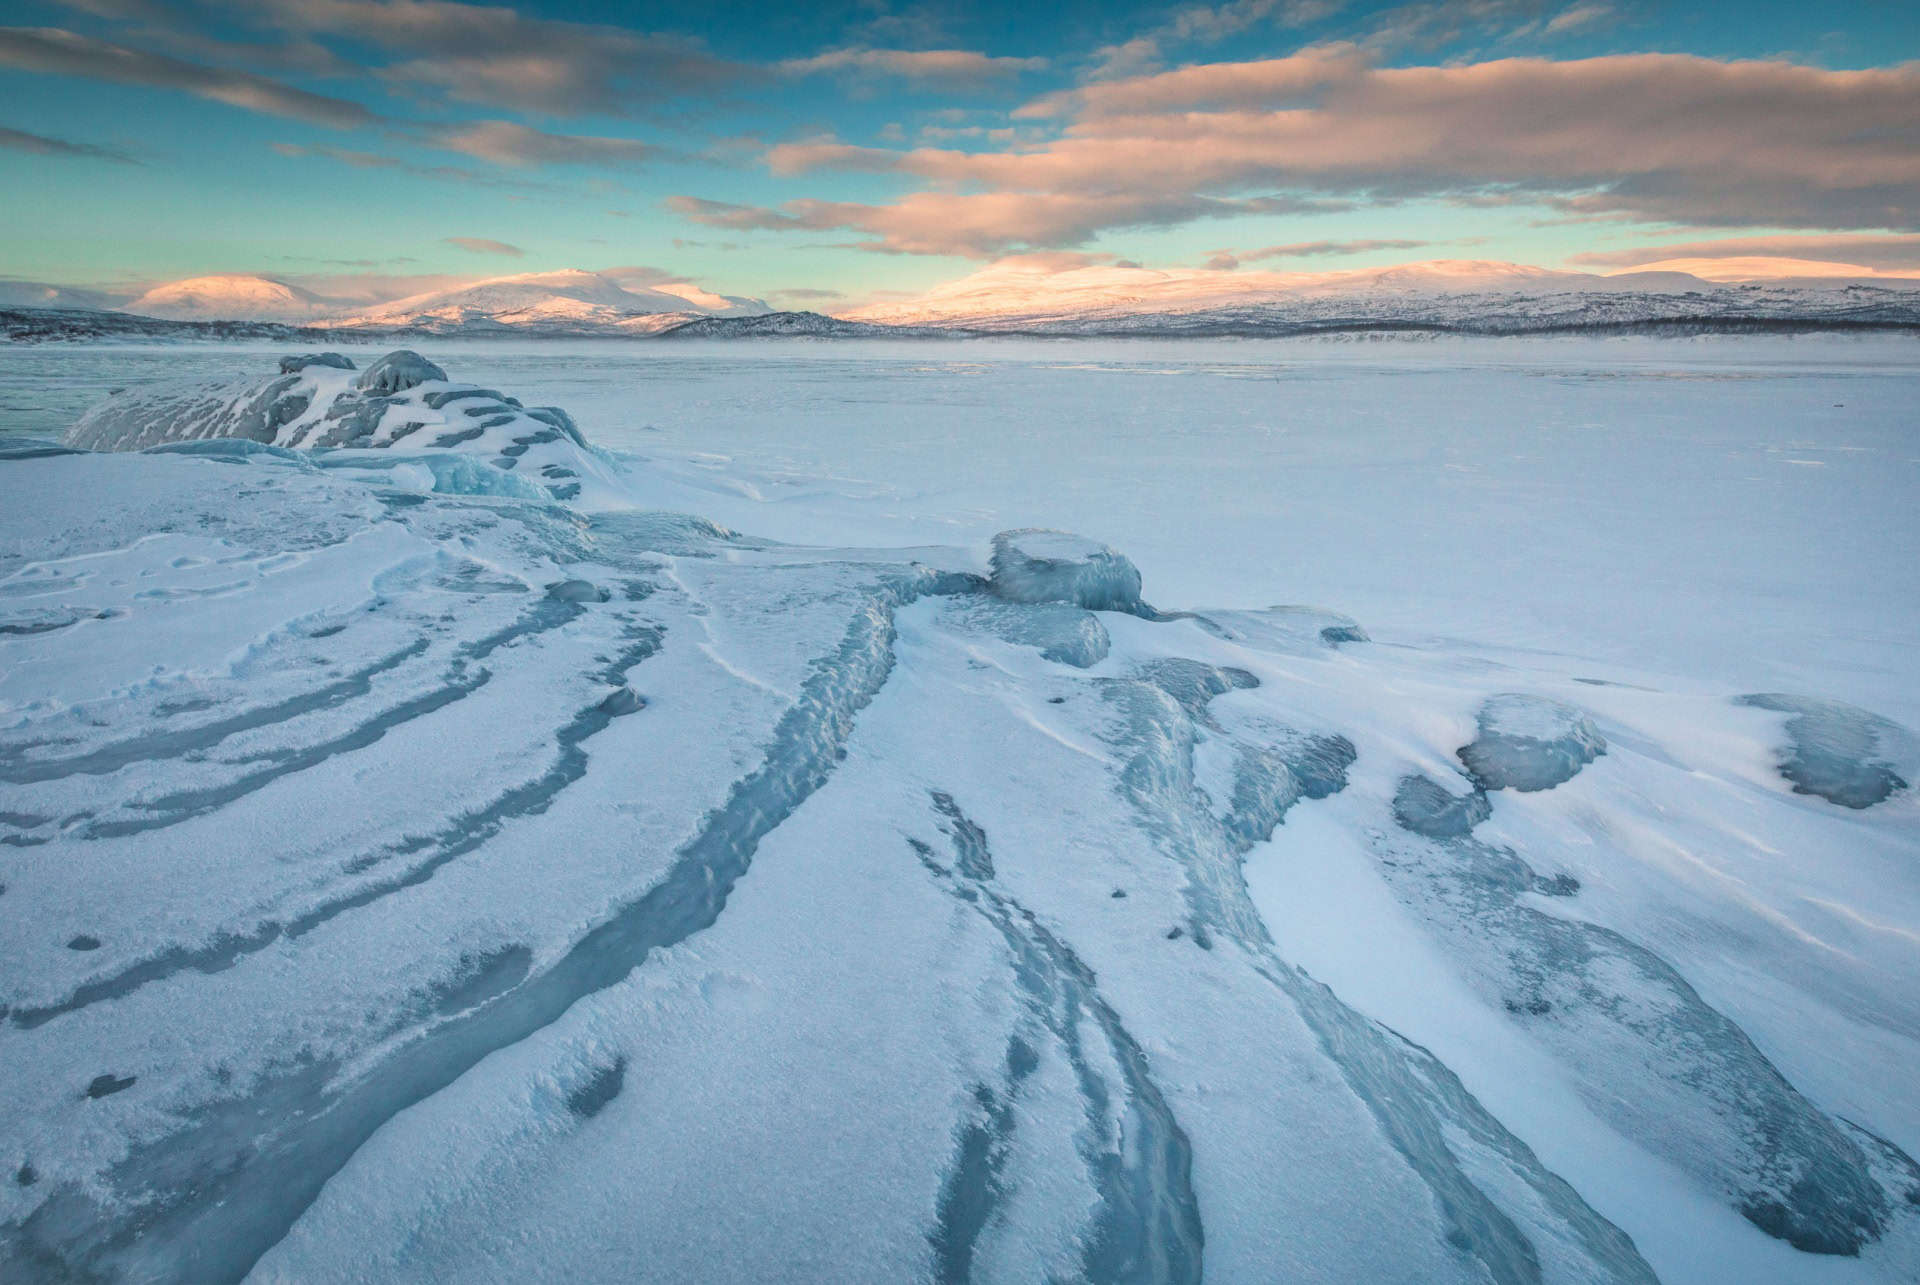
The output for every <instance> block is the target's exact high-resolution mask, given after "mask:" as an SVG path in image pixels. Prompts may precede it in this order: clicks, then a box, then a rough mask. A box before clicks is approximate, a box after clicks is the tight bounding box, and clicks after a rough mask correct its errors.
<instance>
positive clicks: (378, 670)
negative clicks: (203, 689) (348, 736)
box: [0, 638, 427, 785]
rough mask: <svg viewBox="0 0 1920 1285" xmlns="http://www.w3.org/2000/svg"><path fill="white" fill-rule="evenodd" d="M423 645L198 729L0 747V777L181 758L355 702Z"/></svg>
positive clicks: (22, 778) (91, 772)
mask: <svg viewBox="0 0 1920 1285" xmlns="http://www.w3.org/2000/svg"><path fill="white" fill-rule="evenodd" d="M426 649H427V640H426V639H424V638H423V639H421V640H420V641H419V642H416V643H411V644H409V645H407V646H405V647H402V648H401V649H400V650H399V651H396V652H392V653H389V654H388V655H386V656H383V657H381V658H380V659H379V660H376V661H375V662H373V663H372V664H371V665H368V666H366V667H364V668H362V669H357V670H355V671H354V672H353V673H351V674H348V675H347V676H346V677H345V678H342V679H339V680H338V681H336V682H332V683H328V684H327V685H326V686H324V687H317V688H315V689H314V690H312V691H310V692H302V693H301V694H300V695H298V696H294V697H290V698H289V699H287V700H284V701H280V702H279V703H277V704H274V705H265V706H261V707H260V708H257V709H249V710H243V711H242V712H240V713H238V714H235V715H233V716H232V717H230V718H223V719H218V720H216V721H214V722H211V723H202V724H200V725H198V726H197V727H184V728H180V729H178V730H172V729H170V730H168V731H164V732H157V733H155V734H154V735H152V736H141V737H135V738H134V739H132V740H128V741H121V742H119V743H118V744H115V745H106V746H102V747H101V748H99V749H97V750H89V751H88V752H87V753H85V754H76V755H73V756H71V757H69V758H64V759H30V758H26V757H24V756H22V755H21V754H20V752H19V751H18V750H17V749H4V748H0V781H5V782H7V783H8V784H9V785H34V784H37V783H39V782H41V781H57V780H59V779H60V778H62V777H66V776H105V775H107V774H108V773H110V772H118V771H119V770H120V769H121V768H123V767H127V766H129V765H130V764H134V763H146V762H150V761H152V760H154V759H170V758H181V757H183V756H185V755H187V754H192V753H195V752H197V751H200V750H206V749H211V748H212V747H213V746H215V745H218V744H219V743H220V742H221V741H224V740H226V739H227V738H228V737H229V736H237V735H239V734H240V733H241V732H250V731H253V730H254V729H255V728H259V727H270V726H272V725H273V724H275V723H284V722H287V721H289V720H290V719H294V718H298V717H300V716H301V715H303V714H311V713H314V712H315V711H318V710H323V709H331V708H333V707H334V706H335V705H339V704H342V703H343V702H346V701H350V700H356V699H358V698H359V697H362V696H365V695H366V694H367V693H368V692H370V691H372V690H373V680H374V679H375V678H377V677H379V676H380V675H381V674H384V673H386V672H387V671H388V670H391V669H397V668H399V667H400V666H401V665H404V664H406V663H407V662H408V661H410V660H412V659H413V658H414V657H416V656H418V655H420V654H421V653H422V652H424V651H426Z"/></svg>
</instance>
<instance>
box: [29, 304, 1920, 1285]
mask: <svg viewBox="0 0 1920 1285" xmlns="http://www.w3.org/2000/svg"><path fill="white" fill-rule="evenodd" d="M423 347H424V351H425V352H426V354H427V355H428V356H429V357H430V358H432V359H433V360H435V361H437V362H439V363H440V364H441V365H443V366H445V367H446V368H447V371H448V373H449V374H450V375H451V377H452V378H453V379H455V380H467V381H472V382H475V383H478V384H482V385H485V386H486V387H487V388H488V389H493V390H500V391H501V392H502V393H506V394H511V395H512V396H513V397H514V398H516V399H518V401H520V402H524V403H525V404H526V405H527V406H536V405H541V404H552V405H557V406H560V407H564V408H565V409H566V410H567V411H568V412H570V414H571V416H572V419H573V421H574V422H575V423H577V424H578V426H579V429H580V432H581V434H582V435H583V436H584V438H585V440H586V441H587V442H588V443H591V444H593V445H594V446H596V447H599V448H604V449H605V450H606V451H608V452H610V456H609V458H607V459H606V460H605V468H606V470H607V472H606V474H605V477H607V478H612V479H614V480H615V481H616V482H617V487H612V488H611V489H610V487H608V486H602V487H598V488H597V489H595V490H594V491H591V492H590V493H589V499H588V500H587V501H583V502H581V503H577V504H564V503H543V502H539V501H537V500H529V499H525V498H520V499H514V498H501V497H500V496H499V495H498V494H497V493H496V494H488V495H473V494H460V493H449V491H448V489H447V487H446V486H445V485H444V484H440V485H439V489H434V488H435V487H436V485H437V482H436V479H441V478H443V477H446V476H452V474H450V473H447V472H446V471H445V470H443V469H438V468H436V469H433V470H427V469H425V468H419V469H413V470H408V469H405V468H400V467H395V468H389V469H385V470H380V469H372V468H353V467H349V468H333V467H328V468H315V467H313V465H312V464H311V463H309V462H307V461H306V460H305V459H303V458H298V457H297V453H290V452H282V453H280V454H272V453H266V452H256V453H253V454H248V455H240V454H237V453H229V454H225V455H223V454H221V453H220V451H219V450H218V449H215V450H214V451H212V452H211V453H209V452H206V451H201V452H200V453H198V454H195V453H191V452H190V453H188V454H186V455H181V454H178V453H173V454H158V455H59V456H52V455H48V456H34V455H33V452H31V451H21V452H18V453H19V455H20V456H21V458H14V459H0V842H4V844H5V846H3V847H0V884H4V885H5V891H4V893H0V959H4V960H5V961H6V963H7V967H6V969H5V977H4V982H0V985H4V987H5V991H4V993H0V1004H4V1005H6V1009H5V1011H4V1016H5V1018H6V1025H5V1027H4V1029H0V1084H4V1085H5V1087H6V1097H7V1105H6V1106H5V1107H3V1108H0V1167H4V1169H5V1171H6V1172H8V1173H11V1174H12V1175H13V1176H12V1178H11V1179H10V1180H9V1181H8V1182H6V1183H5V1184H4V1185H3V1186H0V1267H4V1268H6V1269H7V1271H5V1272H0V1275H6V1276H7V1278H8V1279H12V1278H13V1276H14V1275H16V1274H17V1275H19V1277H20V1278H21V1279H42V1278H44V1279H54V1280H57V1279H65V1278H68V1277H72V1278H84V1277H86V1276H89V1275H92V1276H98V1277H102V1278H107V1279H160V1280H221V1279H240V1278H242V1277H245V1276H248V1275H249V1274H251V1276H252V1277H253V1278H254V1279H260V1280H277V1281H314V1280H433V1279H459V1280H503V1281H504V1280H527V1279H562V1278H565V1279H657V1280H688V1279H712V1280H747V1279H752V1280H825V1279H832V1280H861V1281H866V1280H872V1281H892V1280H908V1279H933V1280H942V1281H950V1280H963V1279H977V1280H994V1281H1001V1280H1005V1281H1024V1280H1035V1279H1046V1278H1055V1279H1062V1280H1074V1279H1084V1280H1092V1281H1119V1280H1195V1279H1201V1278H1202V1277H1204V1278H1205V1279H1208V1280H1216V1281H1242V1280H1271V1279H1301V1280H1329V1281H1359V1280H1364V1281H1381V1280H1493V1281H1502V1282H1505V1281H1516V1282H1518V1281H1531V1280H1556V1281H1558V1280H1567V1281H1573V1280H1581V1281H1586V1280H1646V1279H1650V1278H1656V1277H1657V1278H1658V1279H1663V1280H1671V1281H1695V1282H1715V1281H1757V1280H1767V1281H1775V1280H1778V1281H1898V1280H1908V1279H1912V1278H1913V1277H1914V1274H1915V1273H1916V1271H1920V1170H1916V1169H1915V1168H1914V1167H1913V1165H1912V1162H1911V1160H1910V1159H1908V1157H1910V1156H1912V1155H1915V1154H1920V1072H1916V1071H1915V1069H1914V1068H1915V1067H1916V1066H1920V805H1917V804H1916V801H1915V797H1914V790H1913V788H1912V787H1911V785H1910V784H1909V783H1910V782H1913V781H1914V780H1915V773H1916V771H1920V749H1917V748H1916V742H1915V740H1914V738H1913V735H1912V733H1911V731H1910V730H1909V729H1912V728H1914V727H1916V726H1920V648H1916V646H1915V643H1916V640H1920V557H1916V556H1915V555H1916V551H1920V416H1916V413H1915V411H1914V405H1915V404H1916V400H1920V399H1917V398H1916V393H1917V392H1920V378H1916V376H1920V345H1915V344H1913V343H1912V342H1911V341H1906V340H1838V339H1821V340H1808V339H1801V340H1738V341H1734V340H1725V339H1700V340H1611V341H1590V340H1588V341H1574V340H1539V341H1498V342H1494V341H1473V342H1454V341H1449V342H1433V343H1411V342H1406V341H1394V342H1346V343H1328V342H1271V341H1267V342H1246V343H1219V342H1214V343H1185V344H1180V343H1169V344H1150V343H1114V344H1105V343H1091V342H1061V343H1039V342H1033V341H974V342H967V343H944V342H942V343H912V344H885V345H869V344H860V343H829V344H814V343H804V342H801V343H793V344H790V345H779V344H767V345H754V346H748V345H729V346H706V345H696V344H672V343H659V344H648V345H636V344H624V343H608V344H568V345H564V346H563V345H555V344H518V345H501V344H479V343H460V344H438V345H432V346H423ZM343 351H345V352H347V353H348V354H349V355H350V356H352V357H353V358H354V359H355V361H356V362H358V363H359V364H360V365H362V366H365V365H367V364H369V363H370V362H371V360H372V359H373V358H374V357H376V356H378V354H379V351H380V350H377V349H376V350H371V351H365V350H359V349H351V348H349V349H343ZM277 355H279V350H278V349H272V350H243V349H235V348H226V349H210V348H190V347H176V348H165V349H161V348H151V349H123V348H107V347H73V348H56V347H51V346H49V347H44V348H17V349H0V454H4V453H5V452H6V446H7V438H6V437H5V436H3V434H9V433H10V434H11V435H12V437H13V438H14V439H16V440H18V439H21V438H25V437H38V438H46V437H55V436H58V435H59V434H60V433H62V432H63V431H64V430H65V429H66V428H67V427H68V426H69V425H70V424H71V423H72V422H73V421H74V420H75V419H76V418H77V417H78V415H79V413H80V411H81V410H82V409H84V408H85V407H86V406H87V405H89V404H91V403H92V402H94V401H95V400H97V399H98V398H99V397H100V396H101V395H103V394H105V393H106V392H107V391H108V390H109V389H110V388H113V387H120V386H129V387H137V386H139V385H141V384H142V383H144V382H145V381H146V380H148V379H150V378H154V377H158V376H161V375H165V376H166V377H169V378H172V377H178V376H182V375H187V376H193V377H208V378H210V377H215V376H231V375H236V374H237V375H248V374H252V375H256V376H257V375H262V374H266V373H268V372H271V371H272V370H273V368H274V367H273V361H274V358H275V357H276V356H277ZM453 404H454V405H458V403H453ZM503 423H504V421H503ZM501 431H503V432H513V431H518V430H517V429H514V428H512V427H511V425H508V426H507V427H504V428H503V429H502V430H501ZM283 456H289V458H283ZM598 476H600V475H599V474H597V473H596V477H598ZM610 495H611V496H612V497H613V498H611V499H610V498H609V496H610ZM668 514H679V515H696V516H695V517H686V516H680V517H671V516H665V515H668ZM716 524H717V525H716ZM1028 527H1044V528H1059V529H1064V530H1068V531H1073V532H1077V533H1079V534H1080V535H1082V536H1085V537H1090V538H1091V539H1092V540H1093V541H1097V542H1105V543H1106V544H1107V545H1111V546H1112V547H1113V548H1114V549H1117V550H1118V551H1119V553H1120V554H1122V555H1125V557H1127V558H1129V559H1131V561H1132V563H1133V564H1135V565H1137V567H1138V569H1139V572H1140V579H1141V583H1142V584H1143V589H1142V590H1141V595H1142V597H1143V598H1144V600H1145V603H1150V604H1151V607H1148V606H1146V605H1145V603H1133V604H1129V602H1128V601H1126V594H1125V592H1120V593H1118V595H1117V596H1116V595H1115V593H1114V592H1112V586H1113V585H1115V584H1119V585H1121V586H1122V589H1123V590H1124V588H1125V586H1126V585H1127V584H1130V583H1131V581H1128V580H1126V579H1125V577H1119V578H1118V579H1116V578H1114V577H1113V576H1111V575H1109V574H1108V571H1107V568H1108V567H1109V563H1108V562H1107V561H1105V560H1104V559H1105V555H1103V554H1100V553H1098V551H1097V546H1092V547H1093V548H1094V549H1095V552H1094V553H1093V554H1092V555H1089V556H1091V557H1092V558H1093V563H1092V564H1091V565H1093V566H1094V567H1095V573H1093V574H1092V576H1091V578H1088V577H1082V578H1081V579H1080V580H1078V581H1074V583H1076V584H1079V585H1081V586H1083V587H1082V588H1080V589H1077V590H1074V591H1071V592H1069V591H1066V590H1062V591H1061V592H1060V593H1059V594H1055V593H1053V592H1052V591H1051V590H1049V589H1048V588H1046V585H1048V584H1051V583H1053V582H1052V581H1050V580H1047V579H1046V576H1045V575H1044V574H1042V575H1041V577H1040V583H1041V587H1040V588H1039V589H1037V590H1028V589H1018V590H1016V589H1014V588H1013V587H1012V584H1013V582H1012V581H1011V580H1010V578H1009V577H1010V575H1011V573H1010V572H1009V571H1008V569H1007V568H1008V567H1009V566H1011V565H1012V564H1014V563H1016V562H1018V561H1019V558H1018V557H1017V556H1016V555H1018V554H1019V552H1020V550H1021V549H1025V550H1026V551H1027V552H1028V553H1030V554H1032V555H1033V557H1035V558H1039V559H1041V560H1042V563H1044V560H1045V559H1046V558H1049V557H1054V556H1056V555H1057V556H1058V557H1060V558H1061V559H1063V560H1065V561H1071V560H1072V559H1073V558H1074V557H1079V556H1081V555H1080V554H1079V553H1078V552H1076V551H1079V550H1084V549H1085V548H1087V547H1089V546H1086V545H1084V543H1083V542H1074V541H1063V540H1061V539H1060V538H1059V537H1057V536H1029V537H1018V538H1017V539H1016V541H1015V542H1014V544H1013V545H1010V546H1007V547H1006V548H1001V549H999V550H998V551H997V556H990V555H995V553H996V551H995V549H994V547H993V546H991V545H990V540H991V538H992V537H993V536H994V535H995V534H996V533H998V532H1002V531H1006V530H1009V529H1016V528H1028ZM1035 565H1041V564H1035ZM1042 570H1043V572H1044V567H1043V568H1042ZM989 576H991V577H992V578H990V579H989V578H987V577H989ZM1095 582H1097V583H1098V584H1099V585H1100V586H1102V588H1101V590H1100V593H1099V595H1098V597H1097V600H1095V599H1093V598H1088V597H1087V596H1086V590H1085V589H1084V585H1086V584H1089V583H1095ZM1060 583H1063V584H1064V583H1067V580H1064V579H1063V580H1062V581H1060ZM1076 594H1078V595H1079V597H1078V599H1077V600H1074V599H1075V595H1076ZM1050 596H1053V597H1065V598H1066V599H1069V600H1065V601H1044V599H1046V598H1048V597H1050ZM1036 598H1039V599H1042V601H1035V599H1036ZM1284 604H1294V605H1293V606H1286V605H1284ZM1087 605H1092V606H1095V607H1098V608H1100V609H1098V610H1091V611H1090V610H1086V609H1084V608H1085V606H1087ZM1116 607H1117V608H1119V609H1114V608H1116ZM1796 785H1799V786H1800V787H1801V788H1800V789H1799V790H1797V791H1796V789H1795V786H1796ZM1822 791H1825V793H1823V792H1822ZM1835 800H1843V801H1835Z"/></svg>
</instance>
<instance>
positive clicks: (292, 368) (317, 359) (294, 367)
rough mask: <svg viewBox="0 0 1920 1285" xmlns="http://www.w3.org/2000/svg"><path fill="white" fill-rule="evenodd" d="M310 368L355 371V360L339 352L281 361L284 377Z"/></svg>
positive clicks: (302, 356)
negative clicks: (327, 367) (325, 367)
mask: <svg viewBox="0 0 1920 1285" xmlns="http://www.w3.org/2000/svg"><path fill="white" fill-rule="evenodd" d="M309 366H331V367H332V368H333V369H335V370H353V369H355V367H354V364H353V358H351V357H348V356H346V355H344V354H342V353H337V352H310V353H303V354H301V355H300V356H298V357H282V358H281V359H280V373H281V374H283V375H297V374H299V373H300V372H301V371H303V370H305V369H306V368H307V367H309ZM440 378H442V379H445V378H446V376H445V375H444V374H443V375H441V376H440Z"/></svg>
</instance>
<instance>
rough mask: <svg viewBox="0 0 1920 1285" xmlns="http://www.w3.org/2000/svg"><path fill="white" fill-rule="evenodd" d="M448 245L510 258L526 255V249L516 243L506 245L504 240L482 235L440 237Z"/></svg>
mask: <svg viewBox="0 0 1920 1285" xmlns="http://www.w3.org/2000/svg"><path fill="white" fill-rule="evenodd" d="M441 239H442V240H443V241H444V242H445V243H446V244H448V245H457V246H459V247H460V248H461V249H462V250H468V251H471V252H472V253H474V254H504V255H506V256H507V257H508V258H510V259H520V258H524V257H526V253H527V252H526V251H525V250H522V249H521V248H520V247H519V246H517V245H508V244H507V243H506V242H505V241H489V240H488V239H487V238H486V237H483V236H450V237H443V238H441Z"/></svg>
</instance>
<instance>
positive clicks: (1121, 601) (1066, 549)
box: [991, 528, 1144, 612]
mask: <svg viewBox="0 0 1920 1285" xmlns="http://www.w3.org/2000/svg"><path fill="white" fill-rule="evenodd" d="M991 583H992V586H993V591H994V592H995V593H997V594H999V595H1000V596H1001V597H1002V598H1005V599H1007V600H1009V601H1011V602H1070V603H1073V604H1075V605H1076V606H1080V607H1085V608H1087V609H1088V610H1090V611H1132V612H1138V611H1141V610H1143V609H1144V604H1143V603H1142V602H1141V601H1140V572H1139V570H1138V569H1137V568H1136V567H1135V566H1134V565H1133V563H1131V562H1129V561H1127V559H1126V558H1125V557H1124V556H1123V555H1122V554H1121V553H1120V552H1119V551H1118V550H1115V549H1112V548H1109V547H1108V546H1107V545H1104V544H1101V543H1100V542H1099V541H1097V540H1089V539H1087V538H1086V537H1084V536H1078V535H1071V534H1069V533H1067V532H1065V531H1047V530H1041V529H1039V528H1028V529H1024V530H1019V531H1002V532H1001V533H1000V534H999V535H996V536H994V537H993V576H992V579H991Z"/></svg>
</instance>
